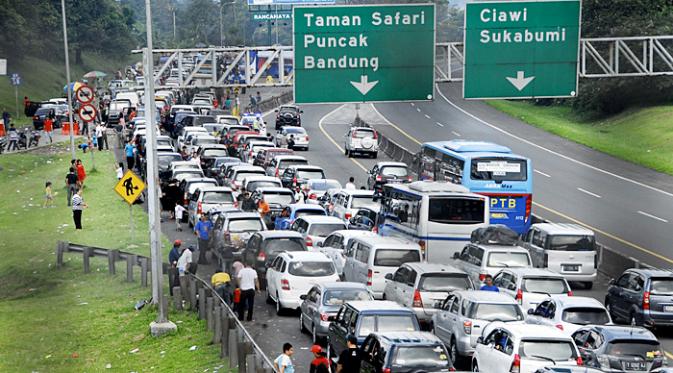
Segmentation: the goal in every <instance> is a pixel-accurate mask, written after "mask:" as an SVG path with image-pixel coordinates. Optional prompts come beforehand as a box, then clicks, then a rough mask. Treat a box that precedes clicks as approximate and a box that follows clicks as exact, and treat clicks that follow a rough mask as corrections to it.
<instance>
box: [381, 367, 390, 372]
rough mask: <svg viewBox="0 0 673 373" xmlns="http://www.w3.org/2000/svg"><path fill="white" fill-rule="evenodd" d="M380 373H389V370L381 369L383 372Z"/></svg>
mask: <svg viewBox="0 0 673 373" xmlns="http://www.w3.org/2000/svg"><path fill="white" fill-rule="evenodd" d="M381 372H382V373H390V372H391V370H390V368H383V370H382V371H381Z"/></svg>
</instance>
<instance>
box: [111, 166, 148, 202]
mask: <svg viewBox="0 0 673 373" xmlns="http://www.w3.org/2000/svg"><path fill="white" fill-rule="evenodd" d="M143 190H145V183H144V182H143V181H142V180H141V179H140V178H139V177H138V175H136V174H134V173H133V171H130V170H129V171H126V173H125V174H124V177H122V179H121V180H119V182H118V183H117V185H115V192H117V194H119V195H120V196H121V197H122V198H123V199H124V201H126V202H127V203H128V204H129V205H132V204H133V202H135V201H136V200H137V199H138V197H140V193H142V192H143Z"/></svg>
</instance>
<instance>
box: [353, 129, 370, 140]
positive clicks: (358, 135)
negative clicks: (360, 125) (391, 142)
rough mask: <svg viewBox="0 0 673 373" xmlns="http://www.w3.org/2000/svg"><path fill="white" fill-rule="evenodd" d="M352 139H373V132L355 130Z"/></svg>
mask: <svg viewBox="0 0 673 373" xmlns="http://www.w3.org/2000/svg"><path fill="white" fill-rule="evenodd" d="M353 137H354V138H356V139H364V138H365V137H374V131H372V130H357V131H355V132H354V133H353Z"/></svg>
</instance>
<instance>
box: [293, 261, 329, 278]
mask: <svg viewBox="0 0 673 373" xmlns="http://www.w3.org/2000/svg"><path fill="white" fill-rule="evenodd" d="M288 272H289V273H290V274H291V275H293V276H302V277H321V276H330V275H333V274H334V272H335V270H334V265H333V264H332V262H292V263H290V269H289V271H288Z"/></svg>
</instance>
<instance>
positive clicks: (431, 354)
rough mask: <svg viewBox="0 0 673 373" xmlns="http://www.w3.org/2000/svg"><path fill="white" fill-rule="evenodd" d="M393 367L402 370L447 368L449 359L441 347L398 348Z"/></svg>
mask: <svg viewBox="0 0 673 373" xmlns="http://www.w3.org/2000/svg"><path fill="white" fill-rule="evenodd" d="M393 366H398V367H404V368H412V367H413V368H421V367H422V368H448V367H450V365H449V359H448V356H447V353H446V350H445V349H444V347H442V346H439V345H437V346H418V347H399V348H397V351H395V358H394V359H393Z"/></svg>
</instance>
